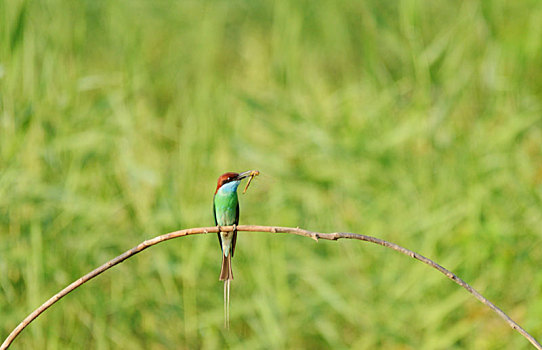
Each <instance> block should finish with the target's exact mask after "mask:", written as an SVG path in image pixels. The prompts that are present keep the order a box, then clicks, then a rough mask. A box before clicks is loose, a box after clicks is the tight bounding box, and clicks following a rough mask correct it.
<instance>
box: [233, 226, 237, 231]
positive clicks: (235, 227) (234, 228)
mask: <svg viewBox="0 0 542 350" xmlns="http://www.w3.org/2000/svg"><path fill="white" fill-rule="evenodd" d="M233 232H237V225H236V224H233Z"/></svg>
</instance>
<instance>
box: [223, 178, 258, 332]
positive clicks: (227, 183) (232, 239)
mask: <svg viewBox="0 0 542 350" xmlns="http://www.w3.org/2000/svg"><path fill="white" fill-rule="evenodd" d="M258 174H259V172H258V171H257V170H249V171H245V172H243V173H240V174H239V173H235V172H227V173H224V174H222V175H220V176H219V177H218V182H217V185H216V191H215V195H214V198H213V215H214V218H215V225H217V226H218V241H219V243H220V248H221V249H222V268H221V269H220V277H219V280H220V281H224V327H225V328H229V319H230V281H231V280H233V272H232V267H231V259H232V258H233V254H234V252H235V243H236V242H237V230H236V226H237V225H238V224H239V199H238V197H237V188H238V187H239V184H240V183H241V180H243V179H245V178H247V177H250V180H252V177H254V176H256V175H258ZM250 180H249V183H250ZM247 187H248V183H247ZM247 187H245V190H246V188H247ZM220 226H234V229H233V231H228V232H221V231H220Z"/></svg>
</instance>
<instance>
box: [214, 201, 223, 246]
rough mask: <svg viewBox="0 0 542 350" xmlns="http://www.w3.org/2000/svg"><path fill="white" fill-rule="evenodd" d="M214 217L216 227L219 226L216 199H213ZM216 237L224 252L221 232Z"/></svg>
mask: <svg viewBox="0 0 542 350" xmlns="http://www.w3.org/2000/svg"><path fill="white" fill-rule="evenodd" d="M213 217H214V218H215V225H216V226H218V220H217V219H216V207H215V197H213ZM216 235H217V236H218V244H220V250H222V238H220V232H218V233H217V234H216ZM222 253H224V252H222Z"/></svg>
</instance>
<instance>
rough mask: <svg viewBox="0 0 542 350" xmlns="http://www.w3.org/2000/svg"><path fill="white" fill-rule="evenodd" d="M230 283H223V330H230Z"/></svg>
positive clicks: (227, 281) (226, 281)
mask: <svg viewBox="0 0 542 350" xmlns="http://www.w3.org/2000/svg"><path fill="white" fill-rule="evenodd" d="M230 281H231V280H225V281H224V328H226V329H230Z"/></svg>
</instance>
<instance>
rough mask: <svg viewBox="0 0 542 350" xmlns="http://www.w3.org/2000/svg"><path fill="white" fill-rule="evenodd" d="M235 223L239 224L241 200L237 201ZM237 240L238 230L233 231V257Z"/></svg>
mask: <svg viewBox="0 0 542 350" xmlns="http://www.w3.org/2000/svg"><path fill="white" fill-rule="evenodd" d="M235 225H239V201H237V208H235ZM236 242H237V231H235V232H234V233H233V239H232V242H231V257H232V258H233V253H234V252H235V243H236Z"/></svg>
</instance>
